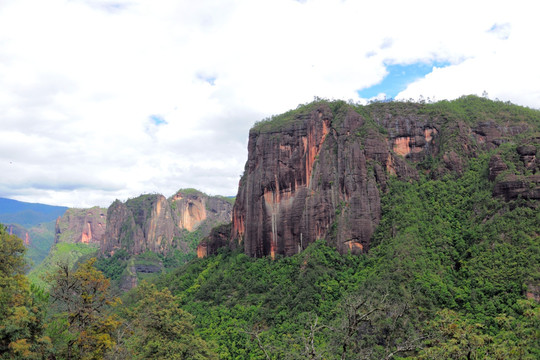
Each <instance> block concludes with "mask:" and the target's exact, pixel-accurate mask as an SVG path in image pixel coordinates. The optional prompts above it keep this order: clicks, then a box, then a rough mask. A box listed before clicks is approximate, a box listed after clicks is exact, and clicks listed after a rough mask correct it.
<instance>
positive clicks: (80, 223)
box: [55, 206, 107, 244]
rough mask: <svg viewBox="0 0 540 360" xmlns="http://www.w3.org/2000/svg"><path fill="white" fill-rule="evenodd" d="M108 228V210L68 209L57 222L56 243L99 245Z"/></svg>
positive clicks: (98, 208) (94, 208)
mask: <svg viewBox="0 0 540 360" xmlns="http://www.w3.org/2000/svg"><path fill="white" fill-rule="evenodd" d="M106 227H107V209H104V208H100V207H97V206H96V207H93V208H90V209H74V208H71V209H68V210H66V212H65V213H64V215H62V217H59V218H58V220H56V235H55V243H59V242H68V243H83V244H99V243H100V242H101V240H102V239H103V236H104V235H105V230H106Z"/></svg>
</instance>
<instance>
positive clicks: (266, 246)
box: [232, 104, 438, 257]
mask: <svg viewBox="0 0 540 360" xmlns="http://www.w3.org/2000/svg"><path fill="white" fill-rule="evenodd" d="M385 121H386V122H387V123H389V124H391V125H389V126H391V127H392V129H394V128H395V129H396V131H395V134H394V137H391V138H388V136H386V135H385V134H383V133H381V132H380V131H378V130H377V129H376V128H373V127H371V126H364V125H365V124H364V122H365V120H364V118H363V117H362V116H361V115H360V114H358V113H357V112H356V111H354V110H353V109H352V108H349V107H347V106H343V107H342V108H341V109H339V110H338V112H337V113H334V112H333V111H332V110H331V109H330V107H329V106H328V105H324V104H322V105H320V106H318V107H316V108H315V109H313V110H312V111H310V112H308V113H307V114H301V115H299V116H298V117H297V118H296V119H295V121H294V122H292V123H291V124H290V125H288V126H286V127H283V128H281V129H279V130H278V131H265V130H264V129H262V130H261V129H257V128H255V129H253V130H252V131H251V132H250V136H249V145H248V151H249V155H248V161H247V164H246V168H245V173H244V176H243V178H242V180H241V181H240V186H239V191H238V196H237V199H236V204H235V207H234V210H233V228H232V238H233V239H236V241H238V242H239V243H241V242H244V249H245V252H246V254H248V255H250V256H254V257H261V256H271V257H274V256H276V255H277V254H280V255H286V256H288V255H293V254H296V253H298V252H300V251H302V250H303V249H304V248H305V247H307V246H308V245H309V244H310V243H312V242H314V241H315V240H317V239H319V238H326V239H327V240H329V241H331V242H333V243H334V244H335V246H336V247H337V249H338V250H339V251H340V252H342V253H346V252H353V253H359V252H365V251H367V250H368V248H369V243H370V239H371V236H372V234H373V232H374V230H375V227H376V226H377V224H378V223H379V220H380V217H381V205H380V191H381V190H380V189H381V188H384V187H385V184H386V181H387V176H388V174H393V175H397V176H398V177H401V178H409V177H416V176H417V173H416V170H415V169H414V168H413V167H411V166H409V165H408V164H407V162H406V161H404V157H408V158H412V159H423V158H424V156H426V154H428V153H430V152H431V151H432V150H431V148H432V145H433V144H434V140H435V138H436V137H437V133H438V131H437V129H436V127H435V126H434V125H433V124H428V123H427V122H426V121H415V120H414V119H412V118H406V119H405V118H401V119H396V120H395V121H392V120H391V119H386V120H385ZM434 149H436V148H434Z"/></svg>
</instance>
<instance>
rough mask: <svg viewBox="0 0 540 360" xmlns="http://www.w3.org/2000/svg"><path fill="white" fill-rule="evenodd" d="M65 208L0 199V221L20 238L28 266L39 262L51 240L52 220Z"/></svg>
mask: <svg viewBox="0 0 540 360" xmlns="http://www.w3.org/2000/svg"><path fill="white" fill-rule="evenodd" d="M67 209H68V208H67V207H64V206H52V205H45V204H38V203H27V202H22V201H17V200H12V199H6V198H0V223H3V224H5V225H6V227H7V229H8V233H10V234H14V235H17V236H18V237H20V238H21V239H22V240H23V243H24V245H25V247H26V248H27V251H26V254H25V256H26V258H27V259H28V260H29V267H30V269H31V268H33V267H35V266H37V265H39V264H40V263H41V261H43V259H44V258H45V257H46V256H47V254H48V253H49V250H50V248H51V246H52V244H53V243H54V221H55V220H56V219H57V218H58V217H59V216H61V215H62V214H63V213H64V212H65V211H66V210H67Z"/></svg>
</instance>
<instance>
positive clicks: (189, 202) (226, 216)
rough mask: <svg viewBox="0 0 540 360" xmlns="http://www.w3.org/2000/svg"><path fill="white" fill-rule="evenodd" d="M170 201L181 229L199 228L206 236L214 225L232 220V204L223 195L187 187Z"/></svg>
mask: <svg viewBox="0 0 540 360" xmlns="http://www.w3.org/2000/svg"><path fill="white" fill-rule="evenodd" d="M169 202H170V203H171V209H172V213H173V219H174V222H175V224H176V226H177V227H178V228H179V229H185V230H187V231H194V230H197V229H199V230H200V232H201V233H202V234H204V236H206V235H208V233H209V232H210V230H211V229H212V227H214V226H216V225H217V224H223V223H229V222H230V221H231V216H232V204H231V203H230V202H229V201H227V200H226V199H225V198H222V197H218V196H208V195H206V194H204V193H202V192H200V191H197V190H194V189H186V190H179V191H178V192H177V193H176V194H174V195H173V196H172V197H171V198H170V199H169Z"/></svg>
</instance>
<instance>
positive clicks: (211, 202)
mask: <svg viewBox="0 0 540 360" xmlns="http://www.w3.org/2000/svg"><path fill="white" fill-rule="evenodd" d="M231 213H232V205H231V204H230V203H229V202H227V201H226V200H224V199H221V198H219V197H210V196H207V195H205V194H203V193H201V192H199V191H196V190H192V189H189V190H185V191H184V190H180V191H178V192H177V193H176V194H175V195H174V196H172V197H171V198H170V199H166V198H165V197H164V196H163V195H157V194H152V195H141V196H139V197H137V198H134V199H130V200H128V201H126V202H125V203H122V202H121V201H119V200H117V201H115V202H114V203H113V204H112V205H111V206H110V207H109V210H108V212H107V232H106V234H105V236H104V238H103V240H102V241H101V252H102V253H103V254H108V255H110V254H113V253H114V251H116V250H117V249H120V248H123V249H125V250H126V251H128V252H129V253H130V254H132V255H138V254H141V253H144V252H145V251H147V250H150V251H153V252H156V253H160V254H168V253H169V252H170V251H171V250H172V249H175V248H179V249H182V250H184V251H187V246H188V245H187V243H186V241H185V237H186V236H187V234H188V233H189V232H193V231H195V230H197V231H199V233H200V236H201V237H202V236H206V235H208V234H209V232H210V230H211V228H212V227H213V226H215V225H217V224H220V223H227V222H230V221H231Z"/></svg>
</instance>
